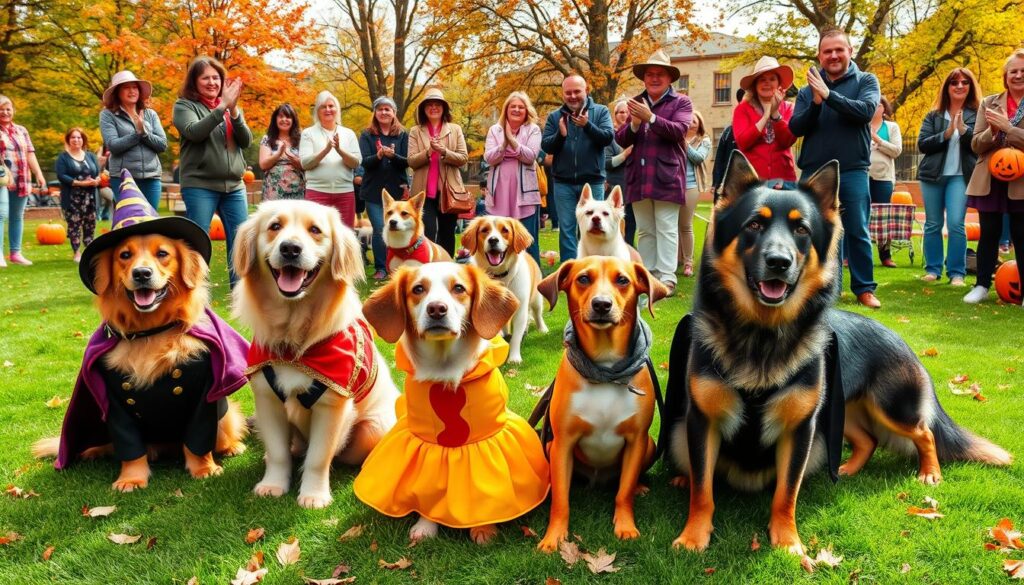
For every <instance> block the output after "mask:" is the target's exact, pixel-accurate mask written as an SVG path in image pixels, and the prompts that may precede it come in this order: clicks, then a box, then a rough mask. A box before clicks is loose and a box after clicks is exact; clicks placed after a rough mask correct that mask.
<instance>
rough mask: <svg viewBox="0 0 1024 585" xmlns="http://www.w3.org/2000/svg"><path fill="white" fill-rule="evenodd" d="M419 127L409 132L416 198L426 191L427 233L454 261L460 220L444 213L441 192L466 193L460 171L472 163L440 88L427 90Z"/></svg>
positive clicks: (424, 222) (425, 213)
mask: <svg viewBox="0 0 1024 585" xmlns="http://www.w3.org/2000/svg"><path fill="white" fill-rule="evenodd" d="M416 124H417V125H416V126H413V128H412V130H410V131H409V166H410V167H411V168H412V169H413V174H412V194H413V195H416V194H417V193H419V192H420V191H426V193H427V200H426V202H424V204H423V227H424V232H425V234H426V236H427V238H429V239H430V240H431V241H433V242H435V243H437V245H439V246H441V247H442V248H444V249H445V250H446V251H447V252H448V253H449V254H451V256H452V257H453V258H454V257H455V223H456V222H457V221H458V219H459V216H458V215H456V214H454V213H443V212H442V211H441V206H440V203H441V195H442V194H441V188H442V186H443V185H445V184H450V185H453V186H454V188H456V189H458V190H460V191H461V190H464V187H463V186H462V174H461V173H459V168H460V167H462V166H464V165H465V164H466V161H468V160H469V151H468V150H467V149H466V137H465V136H464V135H463V133H462V127H461V126H459V125H458V124H452V112H451V106H450V105H449V104H448V102H447V101H446V100H445V99H444V94H443V93H441V90H440V89H438V88H436V87H435V88H431V89H428V90H427V92H426V95H424V96H423V100H422V101H421V102H420V105H419V106H418V107H417V108H416Z"/></svg>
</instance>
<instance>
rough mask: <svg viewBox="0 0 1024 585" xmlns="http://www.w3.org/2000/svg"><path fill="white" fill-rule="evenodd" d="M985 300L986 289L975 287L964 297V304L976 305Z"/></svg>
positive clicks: (986, 295) (986, 296)
mask: <svg viewBox="0 0 1024 585" xmlns="http://www.w3.org/2000/svg"><path fill="white" fill-rule="evenodd" d="M987 298H988V289H987V288H985V287H983V286H975V287H974V288H972V289H971V292H969V293H967V294H965V295H964V302H965V303H968V304H971V305H977V304H978V303H980V302H981V301H984V300H985V299H987Z"/></svg>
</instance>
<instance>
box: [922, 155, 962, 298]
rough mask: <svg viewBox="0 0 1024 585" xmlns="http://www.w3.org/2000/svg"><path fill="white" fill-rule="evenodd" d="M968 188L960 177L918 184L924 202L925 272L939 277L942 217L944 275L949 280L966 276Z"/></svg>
mask: <svg viewBox="0 0 1024 585" xmlns="http://www.w3.org/2000/svg"><path fill="white" fill-rule="evenodd" d="M966 191H967V185H966V184H965V183H964V178H963V176H961V175H954V176H948V177H942V178H941V179H939V180H938V181H935V182H932V181H921V197H922V198H923V199H924V218H925V219H924V270H925V272H927V273H928V274H934V275H935V276H942V263H943V262H942V223H943V215H945V223H946V229H947V231H948V232H949V244H948V249H947V250H946V274H947V275H949V277H950V278H953V277H954V276H959V277H961V278H963V277H964V276H965V275H966V274H967V232H966V230H965V229H964V216H965V215H966V214H967V195H966Z"/></svg>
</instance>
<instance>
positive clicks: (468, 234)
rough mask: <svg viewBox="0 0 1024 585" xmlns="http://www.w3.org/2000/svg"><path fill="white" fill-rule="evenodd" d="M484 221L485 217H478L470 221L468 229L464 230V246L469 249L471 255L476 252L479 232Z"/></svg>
mask: <svg viewBox="0 0 1024 585" xmlns="http://www.w3.org/2000/svg"><path fill="white" fill-rule="evenodd" d="M484 221H486V220H485V219H484V218H483V217H478V218H476V219H474V220H473V221H471V222H469V225H468V226H466V229H464V230H463V231H462V247H463V248H465V249H466V250H468V251H469V255H470V256H472V255H473V254H476V237H477V232H479V231H480V224H481V223H483V222H484Z"/></svg>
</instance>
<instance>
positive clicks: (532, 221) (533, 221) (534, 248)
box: [519, 205, 540, 266]
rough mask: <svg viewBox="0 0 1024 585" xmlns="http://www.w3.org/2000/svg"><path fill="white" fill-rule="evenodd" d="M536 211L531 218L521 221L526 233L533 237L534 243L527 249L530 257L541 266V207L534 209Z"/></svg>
mask: <svg viewBox="0 0 1024 585" xmlns="http://www.w3.org/2000/svg"><path fill="white" fill-rule="evenodd" d="M534 209H535V210H536V211H534V212H533V215H531V216H529V217H524V218H522V219H520V220H519V221H520V223H522V224H523V227H525V228H526V231H528V232H530V235H531V236H533V243H532V244H530V247H528V248H527V249H526V251H527V252H529V254H530V256H533V259H534V260H536V261H537V265H538V266H540V206H539V205H538V206H536V207H535V208H534Z"/></svg>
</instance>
